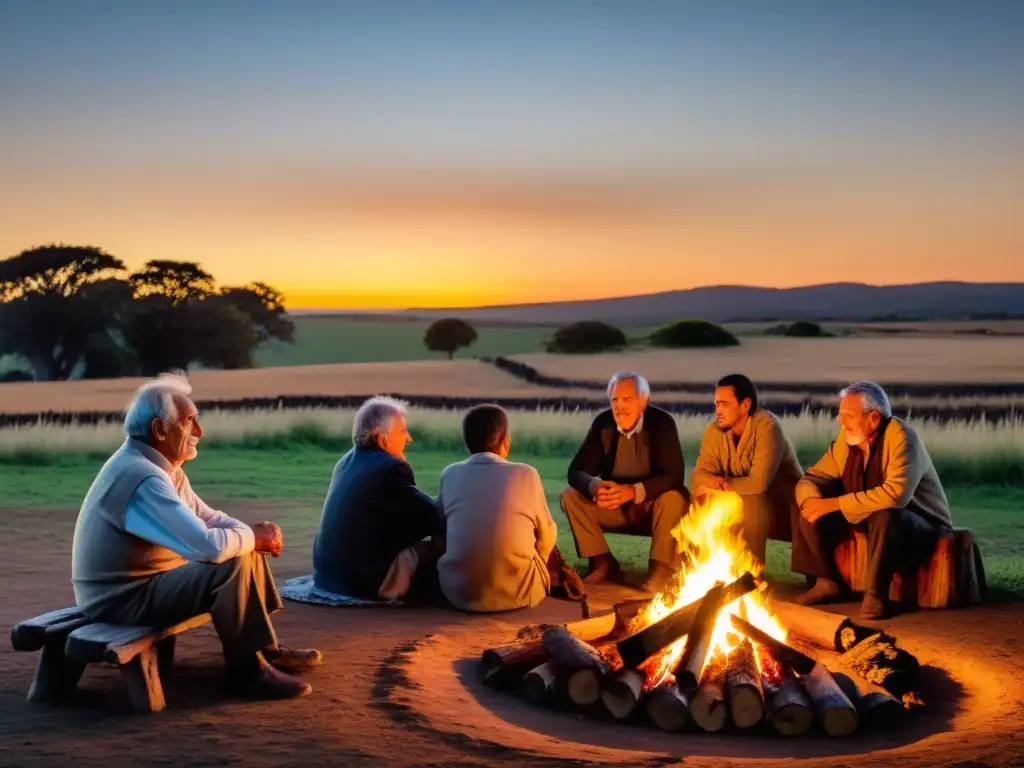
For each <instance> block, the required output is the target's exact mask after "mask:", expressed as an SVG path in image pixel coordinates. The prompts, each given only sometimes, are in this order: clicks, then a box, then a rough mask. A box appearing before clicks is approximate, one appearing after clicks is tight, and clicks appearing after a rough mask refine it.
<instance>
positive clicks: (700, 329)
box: [649, 318, 740, 348]
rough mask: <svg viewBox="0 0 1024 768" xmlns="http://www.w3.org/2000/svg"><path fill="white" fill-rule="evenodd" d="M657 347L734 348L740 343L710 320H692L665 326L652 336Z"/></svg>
mask: <svg viewBox="0 0 1024 768" xmlns="http://www.w3.org/2000/svg"><path fill="white" fill-rule="evenodd" d="M649 341H650V343H651V344H652V345H653V346H655V347H670V348H678V347H734V346H736V345H738V344H739V343H740V340H739V339H737V338H736V337H735V336H734V335H733V334H732V333H730V332H729V331H727V330H726V329H725V328H723V327H722V326H720V325H716V324H715V323H712V322H710V321H708V320H701V319H699V318H691V319H687V320H676V321H675V322H673V323H668V324H667V325H663V326H662V327H661V328H659V329H658V330H656V331H655V332H654V333H652V334H651V336H650V339H649Z"/></svg>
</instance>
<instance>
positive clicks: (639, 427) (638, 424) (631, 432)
mask: <svg viewBox="0 0 1024 768" xmlns="http://www.w3.org/2000/svg"><path fill="white" fill-rule="evenodd" d="M615 428H616V429H617V430H619V434H620V435H622V436H623V437H624V438H626V439H627V440H629V439H630V438H631V437H633V436H634V435H639V434H640V430H642V429H643V428H644V415H643V414H642V413H641V414H640V418H639V419H637V420H636V424H634V425H633V428H632V429H631V430H629V431H628V432H627V431H626V430H624V429H623V428H622V427H620V426H619V425H618V422H616V424H615Z"/></svg>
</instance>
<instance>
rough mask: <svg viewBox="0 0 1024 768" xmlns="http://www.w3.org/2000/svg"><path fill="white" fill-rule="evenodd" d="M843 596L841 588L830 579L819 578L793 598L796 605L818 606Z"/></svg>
mask: <svg viewBox="0 0 1024 768" xmlns="http://www.w3.org/2000/svg"><path fill="white" fill-rule="evenodd" d="M842 594H843V588H842V587H840V586H839V585H838V584H836V583H835V582H834V581H832V579H823V578H819V579H818V580H817V581H816V582H815V584H814V586H813V587H811V588H810V589H808V590H807V591H806V592H804V593H802V594H799V595H797V596H796V597H794V598H793V602H794V603H796V604H797V605H818V604H820V603H827V602H828V601H830V600H835V599H836V598H838V597H839V596H840V595H842Z"/></svg>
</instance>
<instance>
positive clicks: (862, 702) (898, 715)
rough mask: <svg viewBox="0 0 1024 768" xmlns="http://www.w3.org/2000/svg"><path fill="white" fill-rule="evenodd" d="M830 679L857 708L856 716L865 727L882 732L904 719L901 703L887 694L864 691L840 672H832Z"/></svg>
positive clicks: (862, 686)
mask: <svg viewBox="0 0 1024 768" xmlns="http://www.w3.org/2000/svg"><path fill="white" fill-rule="evenodd" d="M832 677H834V678H835V681H836V683H838V684H839V687H840V688H842V689H843V693H845V694H846V697H847V698H848V699H849V700H850V701H852V702H853V704H854V706H856V707H857V715H858V716H859V717H860V720H861V722H862V723H864V724H865V725H866V726H868V727H870V728H877V729H880V730H882V729H886V728H892V727H893V726H895V725H899V724H901V723H902V722H903V720H904V719H905V718H906V715H907V710H906V709H905V708H904V706H903V703H902V702H901V701H899V700H898V699H896V698H894V697H893V696H891V695H889V694H888V693H885V692H882V691H871V690H866V688H865V686H864V685H863V684H858V683H857V681H855V680H854V679H853V678H852V677H850V676H849V675H846V674H843V673H842V672H834V673H833V674H832Z"/></svg>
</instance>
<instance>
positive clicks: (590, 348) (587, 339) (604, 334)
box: [545, 320, 629, 354]
mask: <svg viewBox="0 0 1024 768" xmlns="http://www.w3.org/2000/svg"><path fill="white" fill-rule="evenodd" d="M628 344H629V342H628V341H627V339H626V334H624V333H623V332H622V331H620V330H619V329H618V328H616V327H615V326H612V325H608V324H607V323H602V322H600V321H597V320H587V321H584V322H580V323H573V324H572V325H567V326H565V327H564V328H559V329H558V330H557V331H555V335H554V337H553V338H552V339H551V341H549V342H548V343H547V344H546V345H545V349H546V350H547V351H548V352H554V353H561V354H587V353H594V352H607V351H608V350H612V349H619V348H620V347H625V346H627V345H628Z"/></svg>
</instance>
